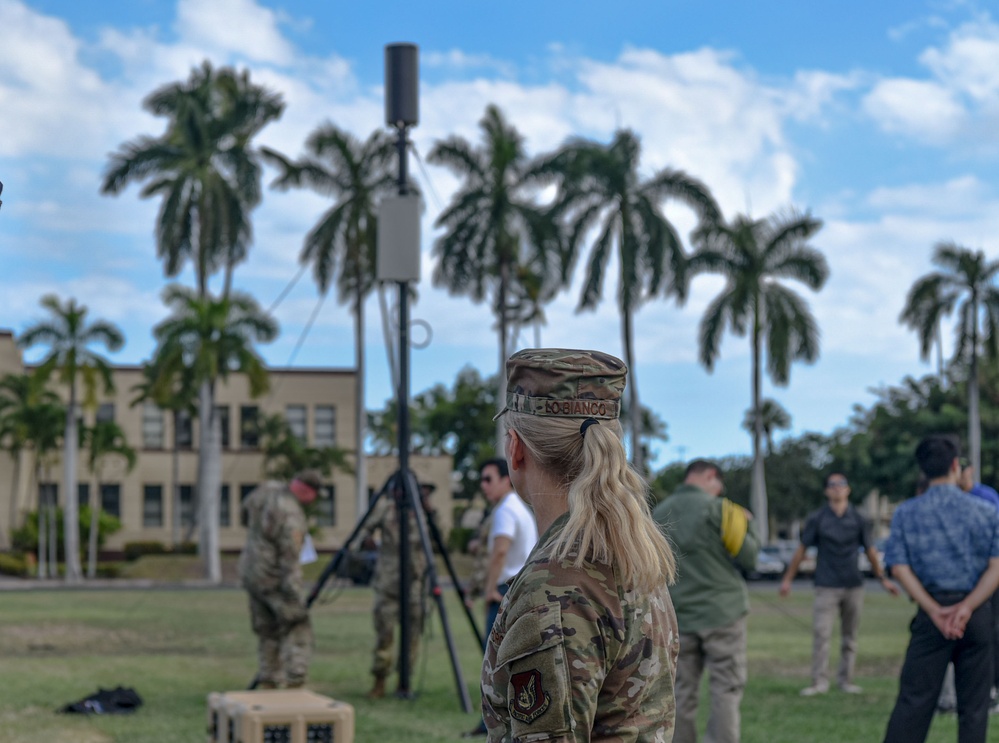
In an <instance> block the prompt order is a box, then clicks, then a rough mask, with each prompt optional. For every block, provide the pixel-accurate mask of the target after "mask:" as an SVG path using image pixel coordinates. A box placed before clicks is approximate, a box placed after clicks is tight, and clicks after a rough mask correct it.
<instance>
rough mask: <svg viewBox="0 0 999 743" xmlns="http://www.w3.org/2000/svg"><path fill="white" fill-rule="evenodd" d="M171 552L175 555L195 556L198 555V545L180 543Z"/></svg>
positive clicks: (194, 543)
mask: <svg viewBox="0 0 999 743" xmlns="http://www.w3.org/2000/svg"><path fill="white" fill-rule="evenodd" d="M171 552H173V553H174V554H175V555H196V554H198V545H197V543H196V542H182V543H181V544H175V545H174V546H173V549H172V550H171Z"/></svg>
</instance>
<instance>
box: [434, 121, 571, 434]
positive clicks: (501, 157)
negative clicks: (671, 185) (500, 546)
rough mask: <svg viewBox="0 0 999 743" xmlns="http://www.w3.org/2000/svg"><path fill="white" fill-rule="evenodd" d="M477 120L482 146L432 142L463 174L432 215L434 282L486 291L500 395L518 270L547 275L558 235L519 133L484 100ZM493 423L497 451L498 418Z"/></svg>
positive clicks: (479, 294)
mask: <svg viewBox="0 0 999 743" xmlns="http://www.w3.org/2000/svg"><path fill="white" fill-rule="evenodd" d="M479 127H480V128H481V129H482V133H483V144H482V146H481V147H479V148H475V147H473V146H472V145H471V144H469V142H468V141H466V140H465V139H463V138H462V137H457V136H454V137H449V138H448V139H445V140H443V141H440V142H437V144H436V145H434V148H433V149H432V150H431V151H430V156H429V157H428V160H429V161H430V162H432V163H436V164H439V165H444V166H445V167H447V168H448V169H449V170H451V171H452V172H454V173H455V174H457V175H458V176H459V177H461V178H463V179H464V183H463V184H462V186H461V188H460V189H459V190H458V192H457V193H456V194H455V196H454V198H453V200H452V201H451V203H450V204H449V205H448V207H447V208H446V209H445V210H444V211H443V212H442V213H441V215H440V216H439V217H438V218H437V223H436V226H437V227H443V228H444V229H445V233H444V234H443V235H442V236H441V237H440V238H438V240H437V241H436V243H435V244H434V255H435V256H436V258H437V265H436V266H435V268H434V277H433V282H434V285H435V286H443V287H446V288H447V289H448V291H449V292H450V293H451V294H454V295H469V296H471V297H472V299H473V300H474V301H475V302H482V301H483V300H485V299H487V298H488V299H489V301H490V303H491V305H492V311H493V314H494V315H495V317H496V328H497V335H498V337H499V374H498V376H497V378H498V380H499V384H500V390H499V399H500V400H504V399H506V371H505V365H506V360H507V357H509V356H510V352H511V348H510V345H511V329H512V325H513V323H512V322H511V321H512V320H513V319H514V318H515V317H516V316H517V314H518V311H519V305H520V302H519V299H520V294H521V292H519V291H518V290H517V281H518V278H520V277H521V274H519V273H518V270H519V268H520V267H521V266H523V265H527V264H529V265H530V266H531V267H532V270H533V273H534V276H535V278H536V279H537V280H539V281H541V282H542V283H545V284H547V283H549V282H552V283H553V282H554V279H555V278H556V261H557V259H558V257H559V250H558V241H559V235H558V230H557V228H556V225H555V223H554V221H552V220H551V219H550V218H548V216H547V215H546V214H545V212H544V210H542V209H540V208H539V207H538V206H536V205H535V204H534V203H533V201H532V195H533V193H532V186H533V185H534V183H535V181H533V180H532V178H531V176H530V171H531V167H530V163H529V161H528V158H527V153H526V151H525V149H524V142H523V138H522V137H521V135H520V133H519V132H518V131H517V130H516V129H515V128H514V127H513V126H511V125H510V124H509V123H507V121H506V120H505V119H504V117H503V114H502V112H501V111H500V110H499V108H497V107H496V106H494V105H490V106H488V107H487V108H486V112H485V115H484V116H483V117H482V120H481V121H480V122H479ZM496 430H497V433H496V436H497V443H496V447H497V448H496V450H497V451H501V450H502V439H501V432H502V424H501V423H497V429H496Z"/></svg>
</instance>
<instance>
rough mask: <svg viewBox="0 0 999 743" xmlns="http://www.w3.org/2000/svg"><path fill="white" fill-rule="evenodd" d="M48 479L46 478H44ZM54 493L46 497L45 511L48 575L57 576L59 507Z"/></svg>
mask: <svg viewBox="0 0 999 743" xmlns="http://www.w3.org/2000/svg"><path fill="white" fill-rule="evenodd" d="M46 479H48V478H46ZM56 495H57V494H56V493H52V498H51V499H46V508H45V510H46V512H47V516H46V518H47V519H48V526H49V539H48V543H49V577H50V578H58V577H59V509H58V505H57V504H58V502H59V501H58V498H57V497H56Z"/></svg>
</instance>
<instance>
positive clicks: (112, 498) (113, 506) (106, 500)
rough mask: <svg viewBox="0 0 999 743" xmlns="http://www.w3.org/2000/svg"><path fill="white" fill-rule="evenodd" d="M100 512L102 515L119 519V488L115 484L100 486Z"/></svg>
mask: <svg viewBox="0 0 999 743" xmlns="http://www.w3.org/2000/svg"><path fill="white" fill-rule="evenodd" d="M101 510H102V511H103V512H104V513H107V514H110V515H111V516H114V517H115V518H116V519H120V518H121V486H120V485H118V484H117V483H104V484H103V485H101Z"/></svg>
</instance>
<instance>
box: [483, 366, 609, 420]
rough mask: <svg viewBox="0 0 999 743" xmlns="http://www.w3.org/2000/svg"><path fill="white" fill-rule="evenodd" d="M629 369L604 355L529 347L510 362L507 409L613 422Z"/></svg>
mask: <svg viewBox="0 0 999 743" xmlns="http://www.w3.org/2000/svg"><path fill="white" fill-rule="evenodd" d="M627 376H628V367H626V366H625V365H624V362H623V361H621V359H619V358H616V357H615V356H611V355H610V354H608V353H603V352H601V351H575V350H571V349H566V348H529V349H525V350H523V351H517V353H515V354H514V355H513V356H511V357H510V358H509V359H507V362H506V377H507V390H506V407H504V408H503V410H501V411H500V412H499V413H498V414H497V415H496V417H495V418H493V420H496V418H499V417H500V416H501V415H503V413H505V412H506V411H507V410H512V411H515V412H518V413H529V414H530V415H544V416H550V417H552V418H596V419H598V420H614V419H616V418H618V417H619V416H620V414H621V393H622V392H624V385H625V379H626V378H627Z"/></svg>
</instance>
